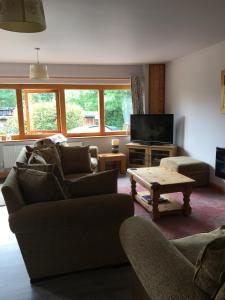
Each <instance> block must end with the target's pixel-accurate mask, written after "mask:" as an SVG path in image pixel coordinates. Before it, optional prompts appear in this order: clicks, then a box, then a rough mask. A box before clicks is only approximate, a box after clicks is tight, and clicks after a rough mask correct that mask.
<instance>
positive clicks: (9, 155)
mask: <svg viewBox="0 0 225 300" xmlns="http://www.w3.org/2000/svg"><path fill="white" fill-rule="evenodd" d="M23 147H24V145H4V146H3V164H4V166H3V167H4V168H12V167H13V166H14V165H15V162H16V159H17V157H18V155H19V153H20V151H21V149H22V148H23Z"/></svg>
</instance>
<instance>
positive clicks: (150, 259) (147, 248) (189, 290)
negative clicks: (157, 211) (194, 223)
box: [120, 217, 208, 300]
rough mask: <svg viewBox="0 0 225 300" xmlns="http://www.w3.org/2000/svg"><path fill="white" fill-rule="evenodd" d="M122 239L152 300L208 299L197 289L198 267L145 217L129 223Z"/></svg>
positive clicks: (135, 269) (122, 231) (127, 222)
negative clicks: (195, 282) (195, 283)
mask: <svg viewBox="0 0 225 300" xmlns="http://www.w3.org/2000/svg"><path fill="white" fill-rule="evenodd" d="M120 239H121V243H122V246H123V249H124V251H125V253H126V255H127V257H128V259H129V261H130V262H131V265H132V267H133V269H134V271H135V273H136V276H137V277H138V279H139V281H140V282H141V284H142V286H143V287H144V289H145V291H146V293H147V295H148V296H149V299H160V300H168V299H179V300H183V299H184V300H187V299H192V300H200V299H208V298H206V296H205V295H203V293H201V291H199V290H198V289H197V288H195V287H194V285H193V277H194V266H193V265H192V264H191V263H190V262H189V261H188V260H187V259H186V258H185V257H184V256H183V255H182V254H181V253H180V252H179V251H178V250H177V249H176V248H175V247H174V246H173V245H172V243H171V242H170V241H168V240H167V239H166V238H165V237H164V236H163V234H162V233H161V232H160V230H159V229H158V227H156V225H155V224H153V222H151V221H150V220H146V219H144V218H141V217H131V218H129V219H127V220H126V221H125V222H124V223H123V224H122V226H121V229H120Z"/></svg>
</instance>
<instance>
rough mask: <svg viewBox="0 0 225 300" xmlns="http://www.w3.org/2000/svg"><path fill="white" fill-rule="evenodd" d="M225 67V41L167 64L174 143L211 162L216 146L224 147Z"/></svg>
mask: <svg viewBox="0 0 225 300" xmlns="http://www.w3.org/2000/svg"><path fill="white" fill-rule="evenodd" d="M223 69H225V41H224V42H222V43H219V44H216V45H214V46H212V47H209V48H205V49H203V50H201V51H198V52H196V53H193V54H191V55H188V56H185V57H183V58H181V59H177V60H175V61H173V62H171V63H168V64H167V65H166V112H167V113H174V114H175V143H177V144H178V145H179V146H180V147H182V148H183V150H184V151H185V152H186V153H187V154H188V155H190V156H192V157H194V158H197V159H200V160H203V161H205V162H207V163H208V164H209V165H210V166H211V181H212V182H214V183H216V184H218V185H220V186H222V187H225V181H224V180H220V179H218V178H217V177H215V176H214V166H215V153H216V147H217V146H218V147H225V133H224V129H225V114H222V113H221V112H220V78H221V71H222V70H223Z"/></svg>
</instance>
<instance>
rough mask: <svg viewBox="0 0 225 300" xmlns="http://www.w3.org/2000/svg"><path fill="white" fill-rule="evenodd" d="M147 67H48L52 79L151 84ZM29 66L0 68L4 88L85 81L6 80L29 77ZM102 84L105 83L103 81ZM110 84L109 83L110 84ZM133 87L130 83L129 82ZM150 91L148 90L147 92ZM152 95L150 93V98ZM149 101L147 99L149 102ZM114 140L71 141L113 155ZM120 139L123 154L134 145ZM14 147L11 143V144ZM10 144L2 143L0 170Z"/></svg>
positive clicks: (89, 139) (0, 78) (104, 138)
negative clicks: (135, 79)
mask: <svg viewBox="0 0 225 300" xmlns="http://www.w3.org/2000/svg"><path fill="white" fill-rule="evenodd" d="M146 68H147V67H146V66H144V65H63V64H62V65H53V64H48V70H49V75H50V76H57V77H97V78H110V77H111V78H112V77H113V78H124V77H127V78H129V77H130V76H132V75H136V76H140V77H141V78H144V81H145V82H146V83H148V77H147V76H148V74H147V72H146ZM28 75H29V64H10V63H4V64H0V84H1V83H2V84H4V83H71V84H76V83H83V82H84V80H83V79H82V80H73V79H63V80H62V79H51V80H48V81H36V80H30V79H24V78H23V79H10V78H4V77H7V76H10V77H11V76H28ZM101 82H102V80H101ZM106 82H107V83H109V81H106ZM120 82H121V80H120V79H118V80H112V81H111V82H110V83H114V84H116V83H120ZM127 82H128V83H129V80H128V81H127ZM85 83H90V84H91V83H98V80H86V81H85ZM146 89H147V88H146ZM147 95H148V93H146V97H147ZM146 101H147V99H146ZM112 138H113V137H112V136H111V137H90V138H76V139H70V140H71V141H73V140H75V141H82V142H83V143H84V144H86V145H87V144H89V145H96V146H98V147H99V151H100V152H110V151H111V139H112ZM118 138H119V139H120V150H121V152H124V153H125V152H126V147H125V144H126V143H128V142H129V141H130V138H129V136H123V137H118ZM8 143H10V142H8ZM13 143H16V144H24V145H26V144H32V143H33V142H32V141H22V142H13ZM5 144H7V142H6V143H5V142H0V168H1V167H3V150H2V147H3V146H4V145H5Z"/></svg>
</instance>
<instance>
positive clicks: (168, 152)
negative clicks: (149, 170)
mask: <svg viewBox="0 0 225 300" xmlns="http://www.w3.org/2000/svg"><path fill="white" fill-rule="evenodd" d="M126 147H127V149H128V167H129V168H141V167H153V166H159V164H160V160H161V158H164V157H169V156H176V155H177V146H176V145H172V144H168V145H142V144H138V143H128V144H126Z"/></svg>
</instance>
